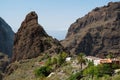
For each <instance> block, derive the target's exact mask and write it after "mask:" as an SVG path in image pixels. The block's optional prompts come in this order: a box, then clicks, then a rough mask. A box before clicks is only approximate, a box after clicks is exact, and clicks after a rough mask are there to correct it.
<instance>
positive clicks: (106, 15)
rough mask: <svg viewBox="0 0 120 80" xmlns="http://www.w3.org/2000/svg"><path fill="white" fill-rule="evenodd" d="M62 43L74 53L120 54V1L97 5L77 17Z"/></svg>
mask: <svg viewBox="0 0 120 80" xmlns="http://www.w3.org/2000/svg"><path fill="white" fill-rule="evenodd" d="M61 43H62V45H63V46H64V47H65V48H66V49H67V50H70V52H71V53H72V54H78V53H80V52H84V53H85V54H86V55H105V54H107V53H110V52H112V53H116V54H120V2H115V3H112V2H110V3H109V4H108V5H107V6H104V7H100V8H98V7H97V8H95V9H93V10H92V11H91V12H89V13H88V14H87V15H85V16H84V17H82V18H79V19H77V20H76V22H75V23H73V24H72V25H71V26H70V28H69V30H68V33H67V36H66V39H65V40H63V41H62V42H61Z"/></svg>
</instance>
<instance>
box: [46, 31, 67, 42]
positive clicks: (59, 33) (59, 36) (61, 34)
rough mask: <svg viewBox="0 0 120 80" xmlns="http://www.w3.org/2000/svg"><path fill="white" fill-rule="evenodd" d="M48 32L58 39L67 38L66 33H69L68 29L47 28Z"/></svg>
mask: <svg viewBox="0 0 120 80" xmlns="http://www.w3.org/2000/svg"><path fill="white" fill-rule="evenodd" d="M46 32H47V33H48V34H49V35H52V36H53V37H54V38H56V39H58V40H63V39H65V35H66V33H67V31H66V30H46Z"/></svg>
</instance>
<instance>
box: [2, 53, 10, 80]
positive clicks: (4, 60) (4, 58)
mask: <svg viewBox="0 0 120 80" xmlns="http://www.w3.org/2000/svg"><path fill="white" fill-rule="evenodd" d="M8 64H9V58H8V55H6V54H4V53H0V80H2V77H3V74H4V71H5V69H6V67H7V66H8Z"/></svg>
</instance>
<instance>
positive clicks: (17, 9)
mask: <svg viewBox="0 0 120 80" xmlns="http://www.w3.org/2000/svg"><path fill="white" fill-rule="evenodd" d="M110 1H112V2H115V1H120V0H1V1H0V17H2V18H3V19H4V20H5V21H6V22H7V23H8V24H9V25H10V26H11V27H12V29H13V30H14V31H15V32H16V31H17V30H18V28H19V27H20V24H21V22H22V21H23V20H24V18H25V16H26V14H28V13H29V12H31V11H36V12H37V14H38V16H39V24H41V25H42V26H43V27H44V29H45V30H67V29H68V28H69V26H70V24H72V23H73V22H75V20H76V19H77V18H79V17H82V16H84V15H85V14H87V13H88V12H89V11H91V10H92V9H94V8H95V7H99V6H103V5H107V3H108V2H110Z"/></svg>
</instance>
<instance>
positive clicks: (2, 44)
mask: <svg viewBox="0 0 120 80" xmlns="http://www.w3.org/2000/svg"><path fill="white" fill-rule="evenodd" d="M13 39H14V32H13V31H12V29H11V27H10V26H9V25H8V24H7V23H6V22H5V21H4V20H3V19H2V18H1V17H0V52H2V53H5V54H7V55H8V56H9V57H11V56H12V48H13Z"/></svg>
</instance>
